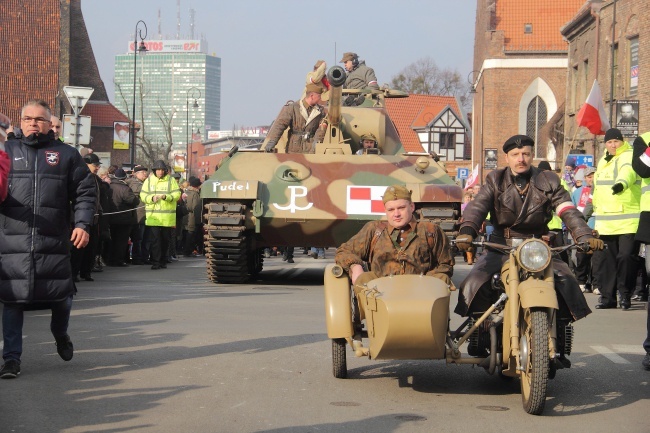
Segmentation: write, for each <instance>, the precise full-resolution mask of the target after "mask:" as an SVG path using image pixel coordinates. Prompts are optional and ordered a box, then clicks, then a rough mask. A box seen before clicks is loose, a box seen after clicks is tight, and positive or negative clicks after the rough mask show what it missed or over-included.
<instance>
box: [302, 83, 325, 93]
mask: <svg viewBox="0 0 650 433" xmlns="http://www.w3.org/2000/svg"><path fill="white" fill-rule="evenodd" d="M323 90H324V89H323V88H322V87H321V86H318V85H316V84H313V83H309V84H307V86H305V93H312V92H313V93H318V94H319V95H320V94H322V93H323Z"/></svg>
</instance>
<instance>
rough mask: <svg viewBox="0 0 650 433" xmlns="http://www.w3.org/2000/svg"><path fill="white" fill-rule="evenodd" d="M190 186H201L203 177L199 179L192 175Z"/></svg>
mask: <svg viewBox="0 0 650 433" xmlns="http://www.w3.org/2000/svg"><path fill="white" fill-rule="evenodd" d="M190 186H192V187H194V188H198V187H200V186H201V179H199V178H198V177H194V176H192V177H190Z"/></svg>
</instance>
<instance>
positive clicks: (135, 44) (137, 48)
mask: <svg viewBox="0 0 650 433" xmlns="http://www.w3.org/2000/svg"><path fill="white" fill-rule="evenodd" d="M140 23H142V25H143V26H144V36H142V29H140V31H139V32H138V26H139V25H140ZM138 35H139V36H140V46H138ZM146 37H147V24H145V22H144V21H142V20H140V21H138V22H137V23H135V33H134V34H133V112H132V114H131V146H130V148H129V151H130V152H129V153H130V156H129V164H130V165H131V168H133V163H134V161H135V76H136V70H137V66H138V54H145V53H146V52H147V47H146V46H145V45H144V40H145V39H146Z"/></svg>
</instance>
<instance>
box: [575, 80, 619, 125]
mask: <svg viewBox="0 0 650 433" xmlns="http://www.w3.org/2000/svg"><path fill="white" fill-rule="evenodd" d="M576 120H577V121H578V126H584V127H586V128H587V129H589V132H591V133H592V134H594V135H604V134H605V132H606V131H607V130H608V129H609V128H611V126H610V125H609V120H608V119H607V115H606V114H605V105H604V104H603V97H602V95H601V94H600V86H598V80H594V85H593V86H591V92H589V96H587V101H586V102H585V103H584V104H582V107H581V108H580V111H579V112H578V115H577V116H576Z"/></svg>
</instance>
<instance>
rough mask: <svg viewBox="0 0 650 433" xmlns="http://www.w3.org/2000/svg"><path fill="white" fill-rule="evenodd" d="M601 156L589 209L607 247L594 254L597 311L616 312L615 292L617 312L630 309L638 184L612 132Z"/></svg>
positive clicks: (624, 147) (627, 152)
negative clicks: (618, 297) (619, 303)
mask: <svg viewBox="0 0 650 433" xmlns="http://www.w3.org/2000/svg"><path fill="white" fill-rule="evenodd" d="M605 148H606V150H607V151H606V152H605V155H604V156H603V157H602V158H601V160H600V162H599V163H598V168H597V169H596V173H595V175H594V192H593V205H594V215H595V217H596V226H595V227H596V231H597V232H598V233H599V234H600V238H601V239H602V240H603V241H604V242H605V245H607V249H606V250H603V251H600V252H597V253H595V254H598V255H599V257H596V256H594V260H596V259H597V258H598V259H600V260H599V261H598V262H599V263H601V265H600V266H598V269H597V272H598V281H599V283H600V286H601V287H600V294H601V298H600V303H599V304H598V305H596V308H597V309H605V308H616V304H617V303H616V292H617V291H618V292H619V295H620V297H621V308H622V309H623V310H628V309H629V308H630V297H631V293H632V291H633V290H634V287H635V286H636V270H637V264H636V258H635V257H634V256H635V254H637V253H638V252H639V243H638V242H636V240H635V239H634V238H635V236H636V231H637V228H638V226H639V201H640V199H641V180H640V178H639V176H638V175H637V174H636V172H635V171H634V169H633V168H632V146H630V144H629V143H628V142H627V141H625V140H624V138H623V134H621V131H619V130H618V129H616V128H611V129H609V130H607V132H606V133H605Z"/></svg>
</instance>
